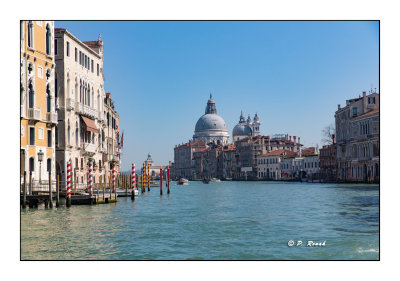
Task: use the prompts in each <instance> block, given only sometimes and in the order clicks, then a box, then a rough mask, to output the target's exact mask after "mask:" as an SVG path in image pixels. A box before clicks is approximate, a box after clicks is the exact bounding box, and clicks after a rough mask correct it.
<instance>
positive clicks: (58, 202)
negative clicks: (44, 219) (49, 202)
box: [56, 175, 60, 208]
mask: <svg viewBox="0 0 400 281" xmlns="http://www.w3.org/2000/svg"><path fill="white" fill-rule="evenodd" d="M59 206H60V175H57V182H56V207H57V208H58V207H59Z"/></svg>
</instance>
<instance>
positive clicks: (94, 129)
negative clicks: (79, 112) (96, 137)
mask: <svg viewBox="0 0 400 281" xmlns="http://www.w3.org/2000/svg"><path fill="white" fill-rule="evenodd" d="M81 117H82V120H83V122H85V124H86V130H87V131H90V132H93V133H99V130H98V129H97V127H96V124H95V123H94V121H93V120H92V119H89V118H87V117H85V116H81Z"/></svg>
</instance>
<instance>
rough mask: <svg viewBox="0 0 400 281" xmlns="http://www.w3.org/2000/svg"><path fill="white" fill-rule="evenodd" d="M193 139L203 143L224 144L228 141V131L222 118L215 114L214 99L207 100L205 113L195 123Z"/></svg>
mask: <svg viewBox="0 0 400 281" xmlns="http://www.w3.org/2000/svg"><path fill="white" fill-rule="evenodd" d="M193 140H202V141H204V142H205V143H209V142H214V143H217V144H221V145H225V144H227V143H228V142H229V133H228V129H227V128H226V124H225V121H224V119H223V118H222V117H221V116H219V115H218V114H217V109H216V107H215V101H214V100H213V99H212V96H211V94H210V99H209V100H208V102H207V106H206V110H205V114H204V115H202V116H201V117H200V118H199V120H198V121H197V123H196V126H195V129H194V135H193Z"/></svg>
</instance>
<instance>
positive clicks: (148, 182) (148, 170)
mask: <svg viewBox="0 0 400 281" xmlns="http://www.w3.org/2000/svg"><path fill="white" fill-rule="evenodd" d="M147 191H150V164H147Z"/></svg>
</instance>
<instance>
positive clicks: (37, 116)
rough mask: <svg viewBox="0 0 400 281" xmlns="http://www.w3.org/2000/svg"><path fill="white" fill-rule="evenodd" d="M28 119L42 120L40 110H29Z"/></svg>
mask: <svg viewBox="0 0 400 281" xmlns="http://www.w3.org/2000/svg"><path fill="white" fill-rule="evenodd" d="M28 118H29V119H34V120H40V108H29V109H28Z"/></svg>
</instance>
